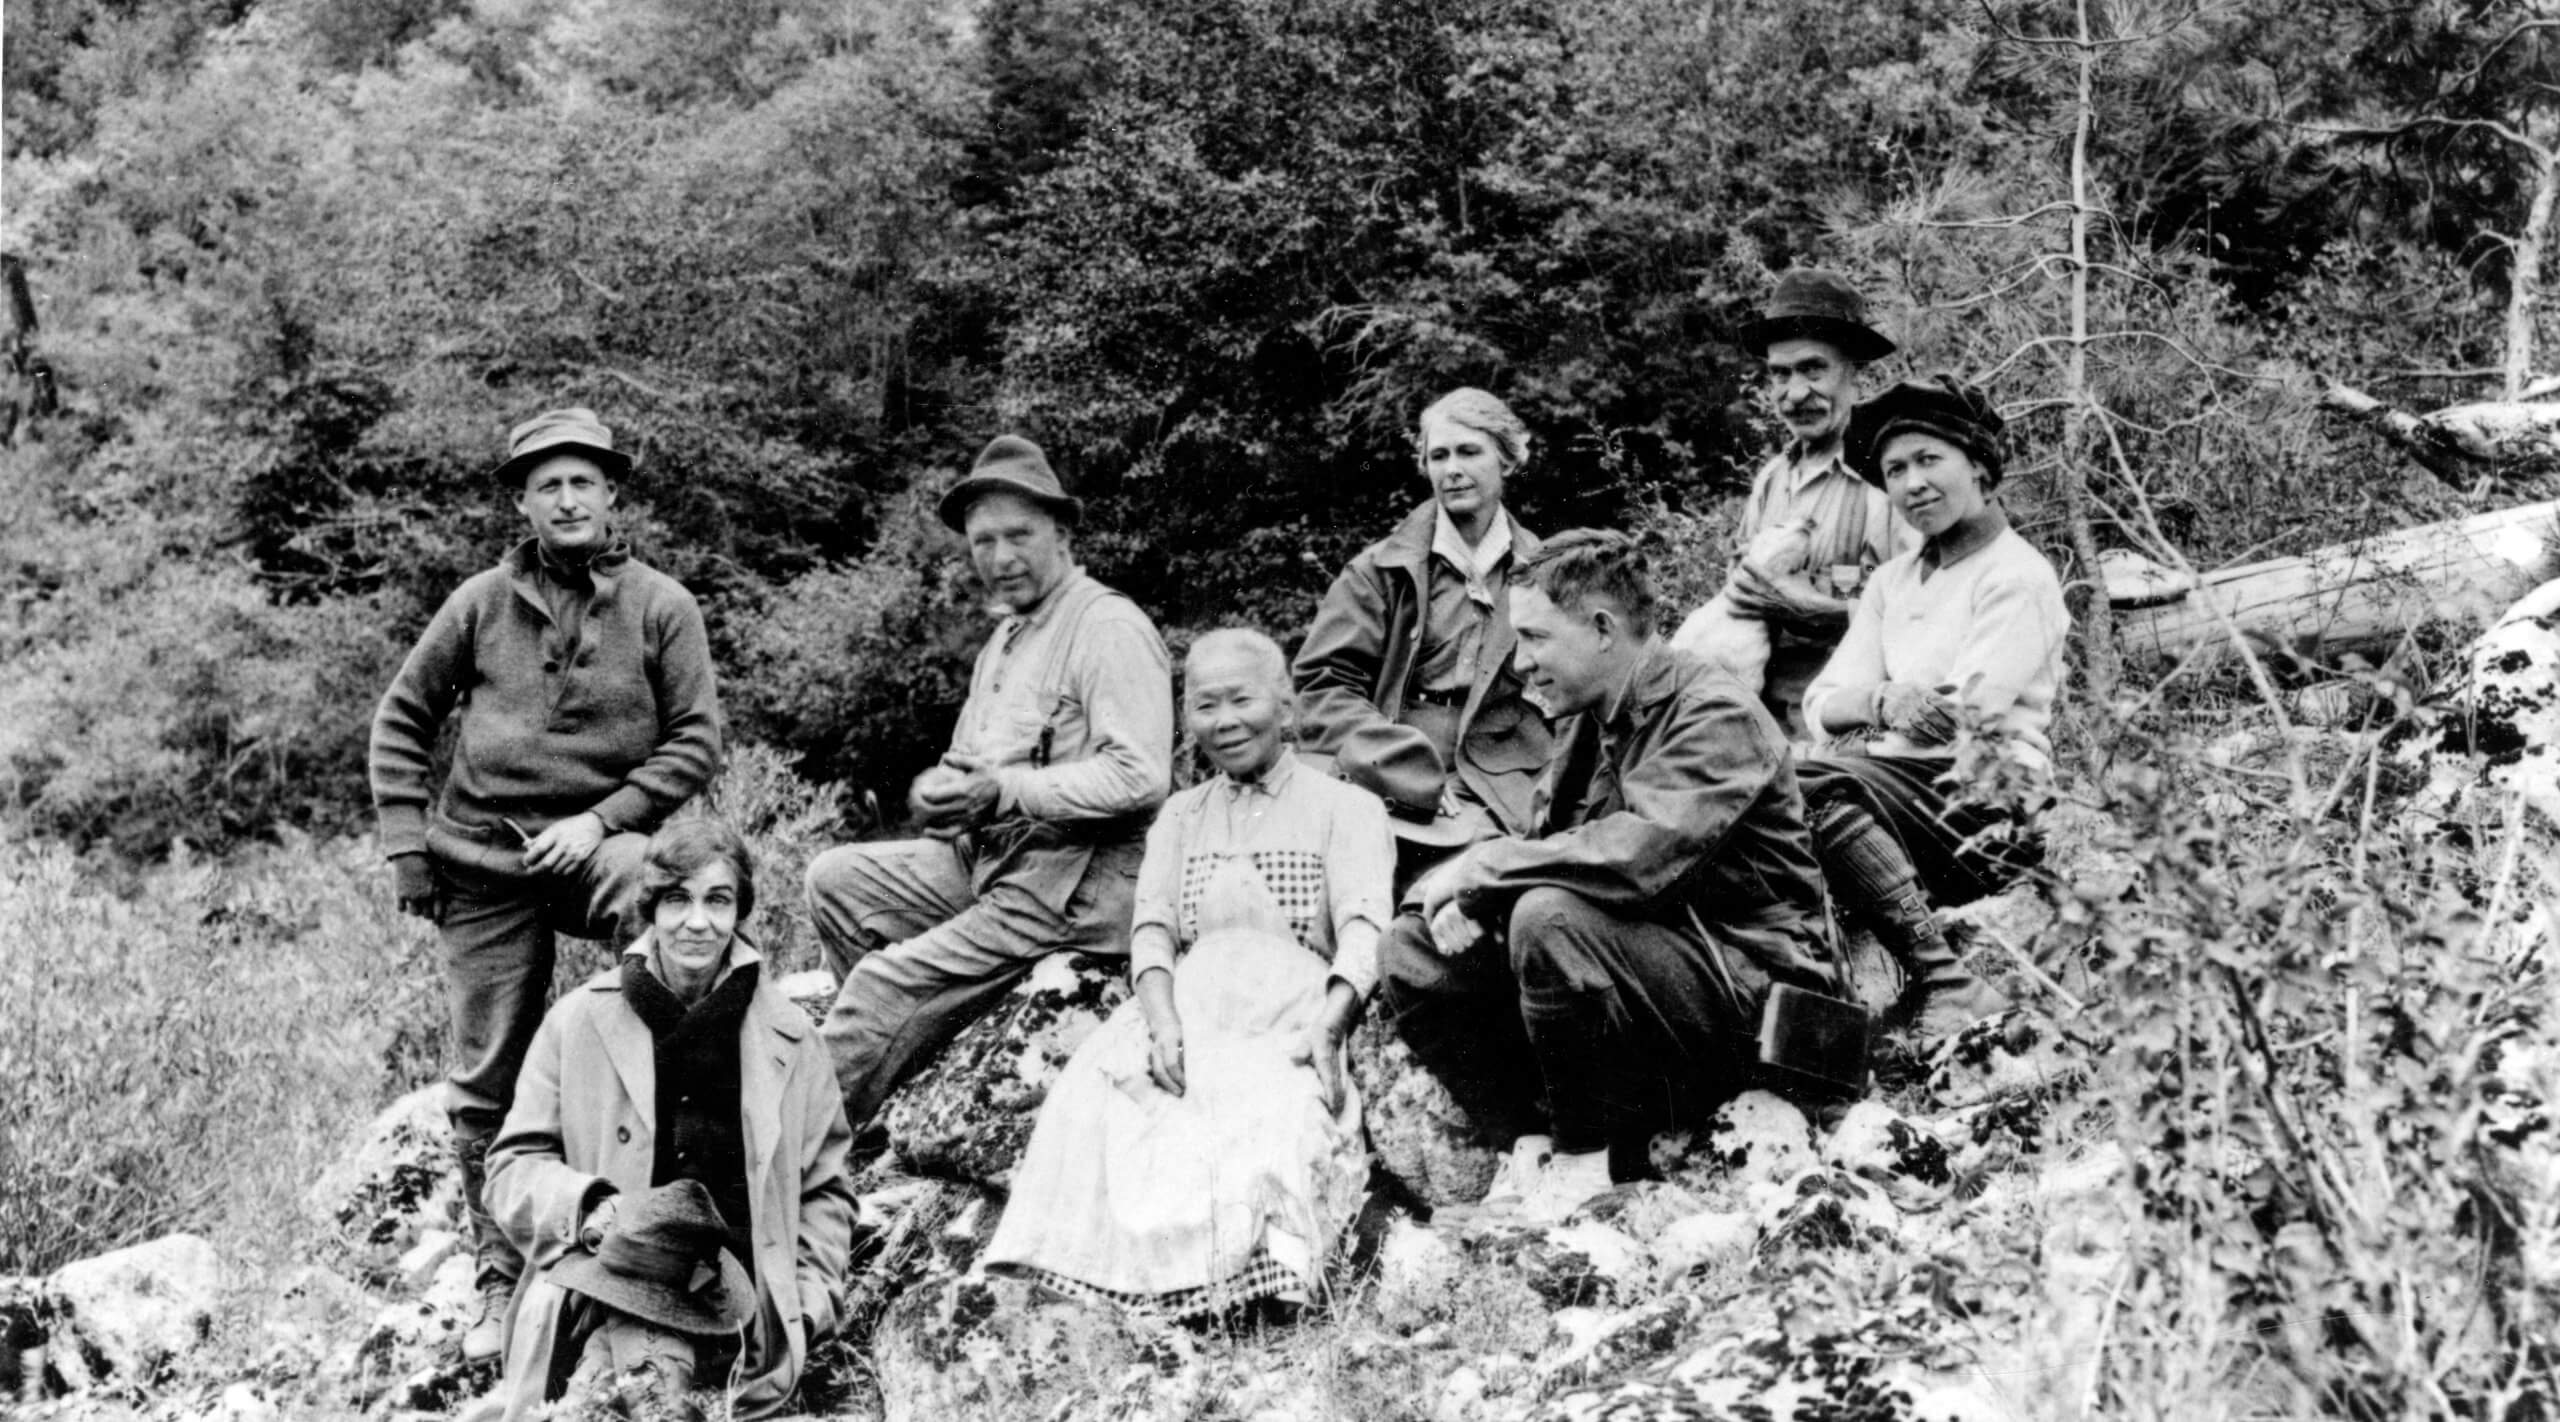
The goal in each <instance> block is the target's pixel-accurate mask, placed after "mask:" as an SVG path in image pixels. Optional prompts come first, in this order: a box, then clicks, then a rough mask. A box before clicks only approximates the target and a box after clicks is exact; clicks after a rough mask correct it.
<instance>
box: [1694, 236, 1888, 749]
mask: <svg viewBox="0 0 2560 1422" xmlns="http://www.w3.org/2000/svg"><path fill="white" fill-rule="evenodd" d="M1742 344H1743V345H1744V346H1746V347H1748V348H1750V349H1752V350H1756V351H1758V352H1759V353H1760V359H1761V364H1762V368H1763V371H1764V373H1765V376H1766V379H1767V382H1768V384H1767V387H1766V388H1767V391H1768V397H1769V400H1770V403H1771V404H1773V405H1774V406H1776V408H1777V412H1778V417H1779V418H1780V419H1782V420H1784V421H1786V424H1787V430H1788V433H1789V434H1790V436H1792V437H1791V438H1790V440H1789V441H1788V444H1787V447H1786V448H1785V449H1783V450H1780V451H1779V452H1778V453H1776V454H1774V455H1772V456H1770V458H1769V461H1768V462H1767V463H1765V464H1763V465H1761V466H1760V472H1759V474H1758V476H1756V477H1755V478H1754V479H1753V480H1752V483H1751V497H1750V498H1749V500H1748V501H1747V502H1745V504H1744V505H1743V511H1742V524H1741V527H1740V528H1739V529H1738V530H1737V535H1738V536H1737V545H1736V546H1737V547H1748V546H1749V545H1750V543H1751V542H1752V541H1753V540H1754V539H1756V538H1757V537H1759V535H1760V534H1761V533H1763V532H1765V531H1767V530H1769V529H1774V528H1780V527H1784V526H1786V525H1788V524H1790V523H1798V524H1802V525H1805V526H1806V527H1807V528H1808V531H1809V539H1808V542H1809V547H1808V551H1807V554H1806V557H1805V561H1804V570H1803V572H1802V573H1801V574H1797V575H1781V574H1778V573H1776V572H1775V571H1773V570H1768V569H1762V568H1758V567H1755V566H1753V565H1752V564H1750V563H1749V562H1747V561H1742V562H1739V563H1738V564H1737V566H1736V568H1735V571H1734V577H1733V580H1732V585H1731V587H1730V588H1729V589H1728V590H1727V594H1726V595H1727V597H1728V598H1729V599H1730V600H1731V603H1732V606H1733V608H1734V610H1735V611H1736V612H1738V613H1740V614H1742V615H1744V616H1748V617H1757V618H1759V619H1760V620H1761V621H1763V622H1765V623H1766V624H1767V625H1768V628H1769V632H1770V639H1769V640H1770V643H1771V645H1770V649H1769V660H1768V668H1767V671H1766V672H1765V674H1764V679H1763V681H1762V683H1761V688H1760V692H1761V700H1762V702H1763V704H1765V705H1766V706H1767V707H1768V708H1769V712H1770V714H1771V715H1773V716H1776V717H1777V718H1778V719H1779V721H1780V722H1782V723H1783V724H1784V725H1785V726H1786V727H1787V729H1788V731H1789V732H1790V733H1792V734H1794V735H1796V736H1799V737H1802V736H1805V735H1808V734H1809V733H1810V728H1809V727H1807V726H1806V725H1805V722H1804V711H1803V703H1804V693H1805V688H1806V687H1808V686H1810V685H1812V684H1813V679H1814V677H1815V676H1816V675H1818V674H1819V673H1820V672H1821V671H1822V665H1823V663H1824V662H1826V661H1828V660H1830V657H1831V650H1832V648H1834V647H1837V646H1839V645H1840V638H1841V636H1842V635H1843V634H1845V633H1846V632H1847V631H1848V628H1849V610H1850V607H1851V606H1852V605H1853V604H1854V603H1855V601H1856V600H1857V595H1858V589H1859V587H1860V586H1861V585H1862V584H1863V583H1864V582H1865V581H1866V579H1867V578H1868V576H1870V575H1871V574H1873V573H1874V572H1875V570H1876V568H1877V567H1878V566H1879V565H1880V564H1882V563H1884V562H1885V561H1886V560H1887V559H1889V558H1892V557H1893V556H1894V555H1896V554H1898V553H1903V552H1907V551H1909V550H1910V549H1911V548H1912V547H1913V546H1915V545H1916V544H1917V542H1918V539H1917V537H1916V536H1915V535H1914V534H1913V533H1912V531H1911V528H1910V526H1909V525H1908V524H1906V523H1904V522H1903V521H1902V519H1901V518H1900V517H1899V516H1898V515H1896V514H1895V513H1894V511H1893V509H1892V507H1891V505H1890V504H1888V503H1887V501H1886V500H1885V498H1884V495H1883V493H1882V491H1880V490H1878V489H1876V488H1874V487H1873V486H1871V485H1869V484H1867V483H1866V482H1865V481H1863V480H1861V479H1860V478H1858V476H1857V475H1856V474H1854V473H1852V472H1850V470H1849V468H1848V466H1847V465H1845V464H1843V463H1842V462H1841V458H1840V450H1841V443H1840V437H1841V435H1842V433H1843V432H1845V431H1846V430H1847V429H1848V428H1849V412H1850V410H1852V409H1853V408H1855V407H1856V405H1857V403H1858V382H1859V377H1860V375H1861V373H1862V372H1863V371H1864V370H1865V369H1866V367H1867V365H1868V364H1869V363H1870V362H1873V361H1878V360H1882V359H1883V358H1884V357H1886V356H1889V355H1891V354H1893V352H1894V344H1893V342H1892V341H1891V340H1889V339H1887V338H1886V336H1885V335H1884V333H1883V332H1881V331H1878V330H1876V329H1875V327H1873V326H1871V325H1869V324H1868V321H1867V303H1866V299H1865V298H1864V297H1862V296H1860V295H1859V294H1858V291H1857V288H1855V287H1853V286H1851V285H1850V284H1849V282H1848V280H1847V279H1846V278H1844V277H1842V276H1841V275H1839V274H1838V273H1836V272H1830V271H1824V270H1822V269H1820V268H1818V267H1800V268H1797V269H1796V270H1793V271H1790V272H1788V273H1787V274H1786V275H1785V276H1783V277H1780V278H1779V279H1778V289H1777V291H1776V292H1775V293H1774V294H1772V295H1771V297H1770V298H1769V304H1768V306H1767V307H1766V308H1765V309H1764V310H1763V311H1762V314H1761V317H1760V319H1759V320H1757V321H1754V322H1752V323H1750V324H1749V325H1747V326H1745V327H1744V328H1743V330H1742Z"/></svg>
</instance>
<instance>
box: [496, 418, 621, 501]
mask: <svg viewBox="0 0 2560 1422" xmlns="http://www.w3.org/2000/svg"><path fill="white" fill-rule="evenodd" d="M555 454H583V455H585V456H586V457H587V458H589V459H592V460H594V461H595V462H596V467H597V468H599V469H602V470H603V471H604V472H605V477H606V478H608V479H619V478H621V477H622V476H623V475H625V474H628V473H630V472H631V456H630V455H628V454H625V453H623V452H622V451H621V450H618V449H616V448H614V447H613V431H612V430H609V429H607V428H605V423H604V421H602V420H600V419H597V418H596V412H595V411H593V410H589V409H586V408H584V407H581V406H576V405H572V406H570V407H569V408H567V409H564V410H545V411H543V412H542V413H541V414H539V415H536V416H534V417H533V418H532V419H530V420H527V421H525V422H524V423H523V424H520V425H518V426H516V427H515V428H514V429H512V430H509V431H507V462H506V463H504V464H501V465H499V466H498V468H497V472H496V473H494V474H491V475H490V476H489V477H490V478H492V479H495V480H497V481H498V482H499V483H502V484H513V485H517V486H521V485H522V484H523V483H524V476H525V474H526V473H527V472H528V471H530V470H531V469H532V468H533V466H535V465H536V464H539V463H541V462H542V461H543V460H546V459H549V458H550V457H551V456H553V455H555Z"/></svg>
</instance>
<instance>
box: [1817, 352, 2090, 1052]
mask: <svg viewBox="0 0 2560 1422" xmlns="http://www.w3.org/2000/svg"><path fill="white" fill-rule="evenodd" d="M2001 427H2002V421H2001V418H2000V415H1999V413H1998V412H1997V411H1995V410H1994V409H1993V408H1992V407H1991V402H1990V401H1989V400H1988V399H1986V398H1985V397H1984V396H1983V394H1982V392H1981V391H1980V390H1978V389H1975V388H1974V387H1973V386H1971V385H1967V384H1965V383H1963V382H1962V381H1959V380H1957V379H1955V378H1954V377H1952V376H1940V377H1938V378H1935V379H1931V380H1912V381H1904V382H1902V383H1901V384H1898V385H1895V386H1894V387H1892V388H1891V389H1889V390H1886V391H1885V392H1883V393H1882V394H1880V395H1878V396H1876V397H1875V398H1874V399H1873V400H1870V401H1868V402H1866V403H1865V404H1863V405H1860V406H1859V407H1858V408H1857V410H1856V412H1855V413H1854V414H1853V415H1852V416H1851V417H1850V421H1849V430H1848V434H1847V437H1846V440H1845V444H1846V448H1845V450H1844V455H1845V457H1846V459H1847V460H1848V463H1849V466H1850V468H1852V469H1854V470H1855V471H1857V473H1858V474H1859V476H1860V477H1862V478H1864V479H1865V480H1866V481H1867V482H1869V483H1871V484H1876V485H1879V486H1881V487H1882V488H1883V489H1884V491H1885V495H1886V497H1887V498H1888V499H1890V500H1891V501H1892V504H1893V507H1894V509H1895V510H1896V511H1897V512H1899V513H1900V514H1901V515H1902V516H1903V518H1904V519H1906V520H1908V521H1909V522H1910V524H1911V526H1912V527H1913V528H1914V529H1916V530H1918V532H1919V533H1920V535H1921V540H1922V541H1921V544H1920V547H1918V548H1917V549H1915V550H1913V551H1911V552H1909V553H1905V554H1903V555H1902V556H1900V557H1898V558H1895V559H1893V560H1891V561H1889V562H1887V563H1886V564H1885V565H1884V566H1882V567H1880V568H1878V569H1877V570H1876V573H1875V576H1874V578H1873V579H1872V580H1871V581H1869V583H1868V584H1867V587H1866V589H1865V590H1864V591H1863V592H1862V593H1861V594H1860V595H1859V598H1858V605H1857V608H1856V610H1855V611H1854V612H1853V613H1852V614H1851V616H1850V619H1849V631H1848V634H1847V636H1846V637H1844V638H1843V639H1842V641H1841V643H1840V647H1839V650H1838V651H1836V652H1834V653H1833V654H1832V657H1831V660H1830V661H1829V662H1828V663H1827V664H1825V666H1824V667H1823V670H1822V674H1821V675H1820V676H1818V677H1816V678H1815V679H1814V682H1813V685H1812V686H1811V687H1810V688H1809V689H1808V690H1807V691H1806V693H1805V719H1806V721H1807V722H1808V723H1809V724H1811V725H1813V726H1816V727H1818V728H1820V729H1821V730H1822V731H1823V732H1825V733H1827V734H1828V735H1829V736H1830V737H1831V738H1832V742H1833V744H1834V745H1835V746H1842V747H1843V748H1844V749H1845V750H1847V751H1848V752H1849V753H1846V754H1825V755H1819V756H1815V757H1812V758H1811V759H1809V760H1807V761H1806V763H1805V764H1804V766H1803V768H1802V772H1801V774H1800V777H1799V778H1800V781H1801V783H1802V785H1803V789H1804V799H1805V811H1806V816H1807V818H1808V820H1809V821H1810V822H1811V824H1812V828H1813V833H1814V847H1815V852H1816V854H1817V855H1818V856H1819V857H1820V859H1821V861H1822V869H1823V875H1824V877H1825V878H1826V879H1827V880H1829V882H1830V886H1831V891H1832V895H1833V897H1834V899H1835V900H1837V901H1838V902H1839V903H1840V905H1841V906H1842V907H1843V908H1845V909H1847V910H1849V911H1851V912H1853V913H1855V914H1858V915H1860V916H1862V917H1863V918H1865V919H1866V920H1867V922H1868V923H1869V925H1870V926H1871V927H1872V928H1873V929H1874V930H1875V931H1876V934H1877V936H1878V937H1880V938H1881V939H1883V940H1884V942H1885V944H1886V946H1887V947H1888V948H1890V949H1891V950H1893V951H1894V952H1895V954H1896V955H1897V956H1898V957H1900V958H1901V960H1902V963H1903V968H1904V971H1905V974H1906V978H1907V980H1908V982H1909V983H1910V985H1911V991H1910V993H1909V995H1908V999H1907V1001H1906V1004H1905V1005H1906V1007H1907V1008H1908V1009H1909V1010H1910V1011H1911V1012H1912V1014H1913V1015H1914V1017H1915V1019H1916V1023H1917V1026H1918V1029H1919V1031H1920V1033H1921V1035H1922V1036H1923V1037H1939V1036H1944V1035H1946V1034H1948V1033H1951V1032H1953V1031H1955V1030H1957V1029H1958V1028H1961V1027H1963V1026H1965V1025H1966V1024H1967V1023H1969V1022H1972V1021H1974V1020H1976V1019H1978V1018H1980V1017H1983V1016H1986V1015H1988V1014H1990V1013H1992V1012H1995V1011H1997V1010H1999V1009H2000V1008H2001V1007H2002V1006H2004V1005H2005V1004H2004V1003H2003V1002H2002V1000H2001V998H2000V996H1999V994H1998V993H1997V992H1995V991H1993V989H1992V988H1991V987H1990V985H1989V984H1987V983H1984V982H1982V981H1981V980H1980V979H1978V978H1976V977H1975V976H1973V974H1972V973H1970V972H1969V971H1967V970H1966V968H1965V967H1964V965H1963V963H1962V962H1961V961H1960V960H1959V959H1958V957H1957V955H1956V954H1955V953H1954V951H1953V950H1952V949H1951V947H1950V945H1949V944H1948V942H1947V938H1946V934H1945V932H1944V930H1943V929H1941V928H1940V926H1939V925H1938V922H1937V920H1936V918H1935V917H1934V915H1933V914H1932V912H1931V905H1932V903H1935V904H1937V905H1940V906H1945V907H1953V906H1955V905H1959V904H1964V903H1969V902H1971V901H1972V900H1974V899H1977V898H1980V897H1982V896H1984V895H1986V894H1991V893H1996V892H1998V891H1999V890H2000V889H2002V888H2004V887H2005V886H2006V885H2007V884H2008V883H2009V882H2010V881H2011V880H2012V879H2014V878H2015V877H2016V875H2017V874H2018V873H2019V872H2021V870H2022V869H2023V868H2024V867H2025V866H2026V865H2029V864H2031V863H2033V862H2034V860H2035V859H2036V858H2037V857H2038V855H2039V850H2040V845H2039V842H2038V841H2037V839H2036V837H2035V832H2034V828H2033V826H2032V825H2031V824H2028V823H2024V822H2022V821H2020V820H2019V819H2017V818H2016V817H2015V816H2014V815H2013V814H2011V813H2010V812H2009V811H2008V810H2007V809H2006V808H2004V807H2002V806H2000V805H1998V804H1995V803H1993V802H1992V801H1993V799H1994V797H1990V796H1986V795H1981V794H1978V793H1976V792H1974V790H1973V789H1972V787H1968V786H1967V785H1965V784H1962V783H1959V782H1958V781H1956V780H1955V779H1954V775H1953V772H1954V771H1955V768H1956V761H1955V757H1954V744H1953V743H1954V742H1955V740H1956V739H1957V735H1958V732H1959V730H1960V728H1961V727H1962V726H1964V725H1965V724H1966V723H1967V722H1970V723H1972V724H1973V725H1974V726H1976V727H1977V728H1979V730H1980V731H1981V732H1983V733H1984V734H1986V735H1989V736H1993V737H1996V738H1997V740H1998V742H1999V745H2000V747H2001V750H2002V752H2003V753H2004V754H2006V755H2008V756H2010V757H2012V758H2013V759H2014V760H2015V761H2017V762H2021V763H2023V764H2025V765H2026V766H2028V767H2031V768H2033V769H2035V770H2038V771H2041V770H2042V769H2043V768H2044V767H2046V766H2047V765H2048V764H2049V762H2050V759H2051V755H2052V745H2051V743H2050V741H2049V740H2048V739H2047V737H2046V731H2047V728H2048V727H2049V726H2050V725H2051V723H2052V720H2053V707H2054V701H2055V698H2056V696H2057V695H2059V693H2060V690H2061V686H2062V675H2063V640H2064V638H2065V637H2066V636H2067V635H2068V634H2069V632H2070V629H2071V618H2070V614H2069V613H2068V612H2067V611H2065V610H2064V608H2063V603H2062V580H2061V579H2060V578H2059V577H2057V576H2056V575H2055V574H2054V570H2053V565H2052V564H2051V563H2048V562H2046V561H2045V558H2044V555H2042V554H2040V553H2038V552H2037V551H2036V550H2035V549H2034V547H2032V546H2031V545H2029V544H2028V542H2027V541H2026V540H2025V539H2023V538H2021V537H2019V536H2018V534H2017V532H2016V531H2015V530H2013V529H2011V528H2010V527H2009V520H2008V516H2007V515H2006V514H2005V513H2003V512H2002V510H2001V507H2000V505H1999V503H1998V501H1997V500H1996V499H1995V498H1994V497H1993V495H1994V491H1996V490H1997V489H1998V488H1999V487H2000V476H2001V448H2000V433H2001ZM1861 752H1862V753H1861Z"/></svg>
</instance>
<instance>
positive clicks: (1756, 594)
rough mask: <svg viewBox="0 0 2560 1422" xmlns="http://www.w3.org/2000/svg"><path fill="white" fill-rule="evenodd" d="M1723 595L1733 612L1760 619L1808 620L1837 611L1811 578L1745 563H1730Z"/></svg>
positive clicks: (1833, 603)
mask: <svg viewBox="0 0 2560 1422" xmlns="http://www.w3.org/2000/svg"><path fill="white" fill-rule="evenodd" d="M1724 596H1725V602H1726V603H1727V604H1728V605H1729V606H1731V607H1732V608H1733V610H1734V611H1736V612H1738V613H1741V614H1742V615H1743V616H1745V617H1757V618H1760V619H1762V620H1764V621H1770V620H1774V621H1779V622H1812V621H1815V620H1818V619H1820V618H1822V617H1825V616H1829V615H1833V614H1836V613H1837V612H1838V611H1839V605H1838V604H1837V603H1835V602H1834V601H1833V600H1832V599H1830V598H1827V597H1824V596H1823V595H1822V594H1821V593H1820V592H1818V591H1816V590H1815V589H1814V586H1813V580H1812V579H1810V578H1807V577H1804V576H1803V575H1801V574H1798V575H1795V576H1791V577H1773V576H1771V575H1769V574H1767V573H1764V572H1762V571H1760V569H1759V568H1758V567H1756V566H1754V565H1753V564H1751V563H1749V562H1741V563H1736V564H1735V565H1734V568H1733V576H1732V577H1730V578H1728V579H1726V580H1725V588H1724Z"/></svg>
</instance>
